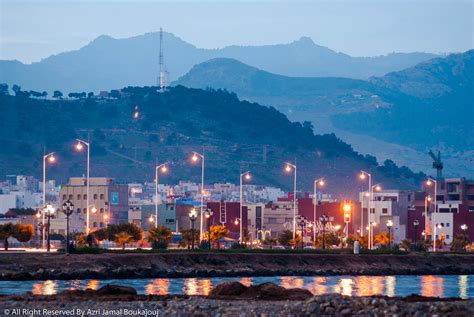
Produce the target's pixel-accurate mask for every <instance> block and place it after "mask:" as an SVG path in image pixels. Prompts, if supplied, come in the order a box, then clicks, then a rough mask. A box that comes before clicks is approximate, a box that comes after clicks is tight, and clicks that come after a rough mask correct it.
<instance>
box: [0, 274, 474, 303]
mask: <svg viewBox="0 0 474 317" xmlns="http://www.w3.org/2000/svg"><path fill="white" fill-rule="evenodd" d="M473 280H474V276H473V275H459V276H454V275H453V276H442V275H438V276H436V275H427V276H403V275H399V276H327V277H323V276H316V277H300V276H276V277H240V278H239V277H236V278H233V277H232V278H219V277H216V278H175V279H167V278H157V279H128V280H127V279H124V280H101V281H99V280H71V281H52V280H49V281H0V294H21V293H25V292H28V291H31V292H32V293H33V294H35V295H53V294H57V293H58V292H60V291H63V290H66V289H82V290H84V289H87V288H90V289H98V288H99V287H100V286H103V285H105V284H115V285H124V286H131V287H134V288H136V289H137V292H138V293H139V294H147V295H168V294H187V295H208V294H209V292H210V291H211V289H212V287H213V286H215V285H217V284H220V283H222V282H228V281H239V282H241V283H242V284H244V285H246V286H249V285H252V284H261V283H265V282H273V283H276V284H278V285H280V286H282V287H285V288H296V287H298V288H305V289H307V290H309V291H310V292H312V293H313V294H315V295H321V294H326V293H339V294H342V295H347V296H372V295H386V296H406V295H409V294H413V293H415V294H420V295H423V296H437V297H461V298H474V283H472V281H473Z"/></svg>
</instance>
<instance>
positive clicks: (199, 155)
mask: <svg viewBox="0 0 474 317" xmlns="http://www.w3.org/2000/svg"><path fill="white" fill-rule="evenodd" d="M199 158H200V159H201V215H200V218H201V223H200V231H199V242H201V241H202V240H203V237H204V231H203V230H202V228H203V222H204V221H203V220H204V219H203V213H204V160H205V158H204V155H203V154H200V153H198V152H193V156H192V157H191V159H192V161H193V162H197V161H198V160H199Z"/></svg>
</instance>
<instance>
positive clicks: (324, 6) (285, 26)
mask: <svg viewBox="0 0 474 317" xmlns="http://www.w3.org/2000/svg"><path fill="white" fill-rule="evenodd" d="M473 21H474V0H411V1H408V0H384V1H383V0H357V1H356V0H326V1H316V0H313V1H297V0H293V1H291V0H287V1H284V0H280V1H268V0H262V1H230V0H220V1H210V0H208V1H190V0H188V1H179V0H175V1H158V0H156V1H152V0H136V1H132V0H129V1H125V0H122V1H120V0H95V1H93V0H82V1H74V0H68V1H60V0H29V1H24V0H0V59H18V60H20V61H22V62H27V63H30V62H34V61H39V60H41V59H42V58H44V57H47V56H49V55H51V54H55V53H59V52H63V51H67V50H75V49H78V48H80V47H82V46H84V45H86V44H87V43H89V42H90V41H92V40H93V39H94V38H96V37H97V36H99V35H101V34H106V35H110V36H113V37H116V38H122V37H129V36H133V35H138V34H142V33H146V32H149V31H157V30H159V28H160V26H162V27H163V28H164V29H165V31H168V32H171V33H174V34H175V35H177V36H179V37H181V38H182V39H183V40H185V41H187V42H189V43H191V44H194V45H195V46H197V47H203V48H218V47H223V46H227V45H232V44H237V45H262V44H275V43H287V42H291V41H293V40H296V39H298V38H300V37H301V36H309V37H311V38H312V39H313V40H314V42H316V43H317V44H319V45H323V46H327V47H329V48H331V49H333V50H336V51H340V52H344V53H347V54H349V55H353V56H373V55H381V54H387V53H390V52H412V51H424V52H433V53H447V52H460V51H465V50H468V49H471V48H473V47H474V22H473Z"/></svg>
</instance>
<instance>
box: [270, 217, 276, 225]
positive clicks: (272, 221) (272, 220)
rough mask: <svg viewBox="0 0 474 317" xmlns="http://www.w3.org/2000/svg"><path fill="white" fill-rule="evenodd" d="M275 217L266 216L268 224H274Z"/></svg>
mask: <svg viewBox="0 0 474 317" xmlns="http://www.w3.org/2000/svg"><path fill="white" fill-rule="evenodd" d="M276 223H277V219H276V218H268V224H276Z"/></svg>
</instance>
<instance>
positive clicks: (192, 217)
mask: <svg viewBox="0 0 474 317" xmlns="http://www.w3.org/2000/svg"><path fill="white" fill-rule="evenodd" d="M188 217H189V220H190V221H191V230H192V231H191V232H192V241H191V246H192V247H191V248H192V249H193V250H194V222H195V221H196V219H197V212H196V209H194V208H191V210H190V211H189V214H188Z"/></svg>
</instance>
